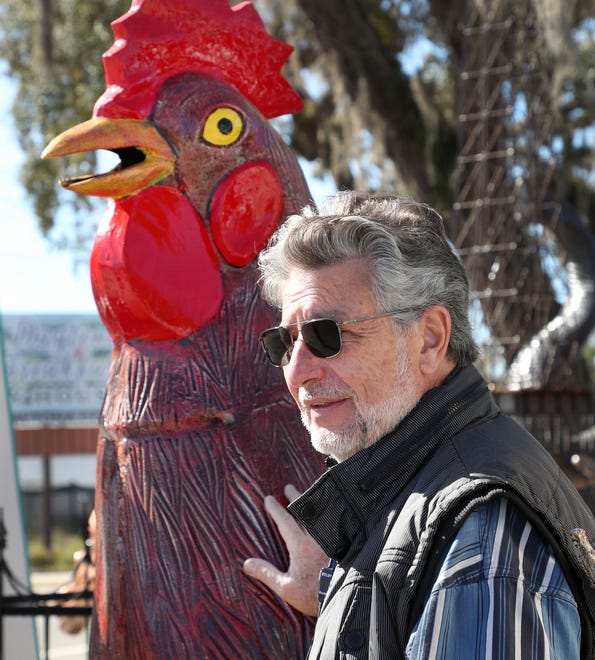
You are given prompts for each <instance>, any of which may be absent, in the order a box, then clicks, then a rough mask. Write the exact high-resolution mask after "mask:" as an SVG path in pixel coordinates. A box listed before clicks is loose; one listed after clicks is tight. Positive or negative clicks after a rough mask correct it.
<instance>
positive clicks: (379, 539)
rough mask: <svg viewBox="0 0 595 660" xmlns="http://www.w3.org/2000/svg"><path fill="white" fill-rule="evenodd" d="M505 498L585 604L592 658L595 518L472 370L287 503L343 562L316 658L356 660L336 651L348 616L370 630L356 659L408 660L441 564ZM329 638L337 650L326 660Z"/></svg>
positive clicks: (585, 649) (586, 652)
mask: <svg viewBox="0 0 595 660" xmlns="http://www.w3.org/2000/svg"><path fill="white" fill-rule="evenodd" d="M501 496H504V497H507V498H509V499H510V500H512V501H513V502H514V503H515V505H516V506H518V507H520V508H521V509H522V510H523V511H524V512H525V514H526V515H527V517H528V518H529V520H531V522H532V523H533V524H534V525H535V527H536V528H537V529H538V530H539V531H540V532H541V534H542V535H543V537H544V539H545V540H547V541H548V542H549V543H550V545H551V546H552V548H553V550H554V553H555V555H556V558H557V559H558V561H559V562H560V564H561V566H562V569H563V570H564V573H565V576H566V578H567V580H568V582H569V584H570V586H571V588H572V590H573V593H574V595H575V598H576V601H577V604H578V609H579V612H580V615H581V638H582V654H583V657H584V658H588V659H591V658H593V657H594V655H593V650H594V649H595V639H594V634H595V633H594V631H595V562H594V559H593V555H592V554H591V553H592V548H591V547H590V543H591V544H592V543H595V519H594V518H593V515H592V513H591V511H590V510H589V509H588V507H587V505H586V504H585V502H584V500H583V499H582V498H581V497H580V495H579V494H578V493H577V491H576V489H575V488H574V486H573V485H572V484H571V483H570V481H569V480H568V479H567V478H566V477H565V475H564V474H563V473H562V471H561V470H560V468H559V466H558V465H557V464H556V463H555V461H554V460H553V459H552V457H551V456H550V454H549V453H548V452H547V451H546V450H545V449H544V448H543V447H542V445H540V444H539V443H538V442H537V441H536V440H535V438H533V437H532V436H531V435H530V434H529V433H527V431H525V430H524V429H523V428H522V427H520V426H519V425H518V424H516V422H514V421H513V420H512V419H511V418H510V417H508V416H506V415H504V414H502V413H501V412H500V411H499V409H498V407H497V406H496V404H495V403H494V401H493V398H492V397H491V395H490V393H489V391H488V389H487V386H486V384H485V382H484V381H483V379H482V378H481V376H480V375H479V373H478V372H477V371H476V369H475V368H474V367H466V368H464V369H461V370H458V371H457V372H456V373H455V374H453V375H451V377H449V378H448V379H447V381H446V382H445V383H444V384H443V385H442V386H440V387H438V388H435V389H433V390H431V391H430V392H428V393H427V394H426V395H425V396H424V397H423V398H422V400H421V401H420V403H419V404H418V406H417V407H416V408H415V409H414V410H413V411H412V412H411V413H410V414H409V415H408V416H407V417H406V418H405V419H404V420H403V421H402V422H401V423H400V424H399V426H398V427H397V428H396V429H395V430H394V431H393V432H392V433H390V434H388V435H387V436H385V437H384V438H382V439H381V440H380V441H379V442H377V443H375V444H374V445H373V446H371V447H369V448H368V449H365V450H363V451H360V452H358V453H357V454H356V455H355V456H352V457H351V458H349V459H348V460H346V461H344V462H342V463H340V464H338V465H336V466H334V467H332V468H330V469H329V470H328V471H327V472H326V473H325V474H324V475H323V476H322V477H321V478H320V479H319V480H318V481H317V482H316V483H315V484H314V485H313V486H312V487H311V488H310V489H309V490H308V491H307V492H306V493H304V495H302V497H301V498H299V499H298V500H296V501H295V502H294V503H292V504H291V505H290V510H291V511H292V513H293V514H294V516H295V517H296V518H297V519H298V521H299V522H300V523H301V524H302V525H304V526H305V527H306V529H307V530H308V531H309V532H310V534H311V535H312V536H313V537H314V538H315V539H316V540H317V541H318V543H319V544H320V545H321V547H322V548H323V549H324V550H325V552H326V553H327V554H328V555H329V556H331V557H332V558H334V559H336V560H337V561H338V567H337V570H336V571H335V575H334V576H333V580H332V581H331V584H330V586H329V593H328V596H327V599H326V600H325V603H324V605H323V607H322V609H321V613H320V617H319V622H318V624H317V631H316V632H315V635H314V641H313V646H312V651H311V656H312V657H315V658H318V657H324V658H326V657H341V656H342V655H350V653H349V651H348V650H347V651H346V652H345V654H344V653H343V652H341V649H342V648H343V646H342V645H344V644H347V645H348V644H349V638H348V637H349V635H348V633H349V631H348V628H349V621H348V620H347V619H348V618H349V617H351V618H352V619H353V623H354V626H356V627H357V629H358V630H362V629H367V630H368V631H369V636H368V639H367V640H366V642H365V648H366V649H367V652H363V653H362V654H359V653H356V654H355V655H354V656H353V657H376V658H387V657H391V658H398V657H400V656H402V654H403V650H404V648H405V645H406V643H407V639H408V637H409V634H410V630H411V628H412V626H413V625H414V624H415V622H416V620H417V617H418V616H419V614H420V612H421V604H423V601H424V600H425V595H426V593H427V589H428V588H429V586H430V584H431V577H432V567H433V566H434V565H435V562H436V559H437V557H439V556H441V555H442V553H443V552H444V551H445V550H446V549H447V548H448V546H449V545H450V540H451V538H452V537H453V536H454V534H455V533H456V530H457V529H458V527H459V526H460V525H461V523H462V522H463V520H464V519H465V518H466V516H467V515H468V514H469V513H470V512H471V511H472V510H473V509H474V508H476V507H477V506H480V505H482V504H484V503H485V502H487V501H488V500H489V499H491V498H493V497H501ZM339 587H340V589H339ZM333 598H336V599H338V600H335V602H334V603H331V602H330V601H332V600H333ZM327 607H328V609H327ZM325 610H326V611H325ZM333 636H336V637H335V643H336V644H337V648H338V649H339V651H338V652H337V651H334V652H333V653H331V652H330V650H331V649H330V646H331V645H332V644H333V642H332V641H330V643H329V640H332V639H333ZM324 640H326V641H324ZM387 640H389V641H387ZM360 641H361V640H360ZM327 644H329V646H328V647H327V646H326V645H327Z"/></svg>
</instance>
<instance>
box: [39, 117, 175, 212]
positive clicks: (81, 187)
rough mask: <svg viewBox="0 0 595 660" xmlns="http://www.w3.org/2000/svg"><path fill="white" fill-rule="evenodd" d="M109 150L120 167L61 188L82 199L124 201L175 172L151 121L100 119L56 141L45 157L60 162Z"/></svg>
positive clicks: (170, 155) (170, 154)
mask: <svg viewBox="0 0 595 660" xmlns="http://www.w3.org/2000/svg"><path fill="white" fill-rule="evenodd" d="M98 149H107V150H108V151H113V152H114V153H115V154H117V155H118V156H119V158H120V163H119V165H118V166H117V167H115V168H114V169H113V170H111V171H110V172H105V173H104V174H87V175H84V176H80V177H69V178H66V179H62V180H61V181H60V185H61V186H63V187H64V188H67V189H68V190H72V191H74V192H77V193H80V194H82V195H96V196H98V197H112V198H113V199H121V198H122V197H129V196H131V195H134V194H136V193H138V192H140V191H141V190H144V189H145V188H148V187H149V186H152V185H154V184H156V183H159V182H160V181H163V180H164V179H165V178H167V177H168V176H169V175H170V174H172V173H173V171H174V165H175V157H174V153H173V151H172V149H171V147H170V146H169V144H168V143H167V141H166V140H165V138H163V137H162V136H161V134H160V133H159V131H158V130H157V128H156V127H155V126H154V125H153V124H152V123H151V122H148V121H141V120H136V119H108V118H106V117H96V118H94V119H90V120H89V121H86V122H83V123H82V124H78V125H77V126H73V127H72V128H70V129H68V130H67V131H64V133H61V134H60V135H58V136H57V137H55V138H54V139H53V140H52V141H51V142H50V143H49V144H48V146H47V147H46V148H45V149H44V150H43V153H42V154H41V157H42V158H56V157H58V156H68V155H70V154H78V153H83V152H86V151H96V150H98Z"/></svg>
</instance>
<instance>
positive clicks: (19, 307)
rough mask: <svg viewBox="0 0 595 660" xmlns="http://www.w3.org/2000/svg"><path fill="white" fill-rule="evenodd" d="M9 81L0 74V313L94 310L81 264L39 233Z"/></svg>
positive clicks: (87, 275)
mask: <svg viewBox="0 0 595 660" xmlns="http://www.w3.org/2000/svg"><path fill="white" fill-rule="evenodd" d="M13 98H14V85H13V84H12V83H11V82H10V81H9V80H8V79H7V78H6V77H5V76H1V77H0V144H2V158H1V159H0V181H1V184H0V222H1V226H2V233H1V238H0V313H2V314H7V313H29V312H36V313H75V312H82V313H93V312H94V311H95V302H94V300H93V295H92V293H91V286H90V283H89V270H88V267H86V266H84V265H83V266H79V267H77V268H76V269H75V267H74V261H73V258H72V255H71V254H70V253H68V252H61V251H57V250H56V249H54V248H52V247H51V246H50V244H49V242H48V241H47V240H46V239H45V238H44V237H43V236H42V234H41V232H40V230H39V229H38V228H37V220H36V218H35V216H34V214H33V211H32V209H31V204H30V202H29V200H28V199H27V198H26V196H25V191H24V188H23V187H22V185H21V184H20V183H19V180H18V177H19V170H20V166H21V163H22V160H23V155H22V152H21V150H20V148H19V146H18V144H17V140H16V131H15V127H14V121H13V118H12V115H11V113H10V108H11V105H12V100H13Z"/></svg>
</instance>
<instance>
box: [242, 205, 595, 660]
mask: <svg viewBox="0 0 595 660" xmlns="http://www.w3.org/2000/svg"><path fill="white" fill-rule="evenodd" d="M259 265H260V269H261V273H262V290H263V295H264V296H265V298H266V299H267V300H268V301H269V302H270V303H272V304H273V305H275V306H277V307H278V308H279V309H280V310H281V324H280V326H279V327H276V328H270V329H268V330H265V331H264V332H263V334H262V336H261V342H262V345H263V348H264V350H265V353H266V355H267V357H268V358H269V360H270V361H271V362H272V364H273V365H274V366H277V367H281V368H282V369H283V373H284V376H285V380H286V383H287V387H288V388H289V391H290V392H291V394H292V396H293V398H294V399H295V401H296V404H297V405H298V407H299V410H300V412H301V416H302V420H303V422H304V424H305V425H306V427H307V428H308V430H309V432H310V435H311V440H312V444H313V446H314V447H315V448H316V449H317V450H318V451H320V452H322V453H324V454H326V455H327V456H328V457H329V458H328V460H327V467H328V470H327V472H326V473H325V474H324V475H323V476H322V477H321V478H320V479H319V480H318V481H317V482H316V483H315V484H314V485H313V486H311V487H310V489H308V491H306V493H304V494H303V495H302V496H300V497H297V499H295V500H294V501H293V502H292V503H291V504H290V506H289V510H290V512H291V514H292V515H293V516H294V517H295V518H296V520H297V522H298V523H299V526H298V525H297V524H295V523H293V522H290V521H289V519H288V516H287V515H286V514H285V512H284V511H283V510H282V508H281V506H280V505H279V504H278V503H277V502H276V501H275V500H273V499H272V498H267V500H266V502H265V504H266V508H267V510H268V511H269V513H270V514H271V515H272V516H273V518H274V519H275V521H276V523H277V524H278V525H279V528H280V530H281V533H282V534H283V536H284V537H285V540H286V542H287V543H288V547H289V553H290V566H289V569H288V571H287V572H285V573H284V572H282V571H279V570H278V569H277V568H275V567H274V566H272V565H270V564H269V563H267V562H266V561H264V560H262V559H256V558H252V559H248V560H247V561H246V562H245V571H246V573H247V574H248V575H251V576H252V577H255V578H257V579H260V580H262V581H263V582H264V583H265V584H267V585H268V586H270V587H271V588H272V589H273V590H275V591H276V592H277V593H278V594H279V595H280V596H281V597H283V598H285V599H286V600H287V601H288V602H290V603H291V604H293V605H294V606H295V607H297V608H298V609H300V610H302V611H303V612H305V613H310V614H311V613H315V610H316V605H315V604H314V600H313V596H312V593H313V590H312V588H311V586H310V584H311V582H312V577H311V576H312V574H313V573H314V572H315V571H316V572H317V571H318V568H319V567H320V564H321V561H322V558H321V556H320V554H319V553H317V552H316V551H314V550H313V549H312V547H311V545H309V543H308V542H307V541H306V539H305V537H304V535H303V532H302V531H301V529H300V526H301V527H303V528H304V529H306V530H307V532H308V533H309V534H310V535H311V536H312V538H313V539H314V540H315V541H316V542H317V543H318V544H319V545H320V547H321V548H322V550H323V551H324V554H325V555H327V556H328V557H330V558H331V564H330V566H329V568H328V569H325V570H324V571H322V573H321V580H320V600H321V606H320V611H319V613H318V620H317V624H316V628H315V633H314V638H313V642H312V647H311V650H310V655H309V657H311V658H366V657H373V658H381V659H386V658H391V659H392V658H402V657H404V658H415V659H421V658H449V659H452V658H456V659H458V660H460V659H465V658H488V657H489V658H492V657H493V658H513V657H514V658H522V660H528V659H531V658H564V659H565V660H568V659H569V658H579V657H584V658H592V657H593V621H594V618H595V617H594V612H595V590H594V586H595V581H594V576H595V567H594V565H593V559H592V555H591V553H592V547H591V546H590V543H593V541H594V540H595V520H594V519H593V516H592V515H591V512H590V511H589V510H588V508H587V507H586V505H585V503H584V502H583V500H582V499H581V498H580V496H579V495H578V493H577V492H576V490H575V489H574V488H573V486H572V485H571V484H570V482H569V481H568V480H567V479H566V478H565V477H564V476H563V474H562V473H561V471H560V469H559V468H558V467H557V465H556V464H555V463H554V461H553V460H552V459H551V457H550V456H549V454H547V452H546V451H545V450H544V449H543V448H542V447H541V445H540V444H539V443H538V442H537V441H536V440H535V439H534V438H532V436H530V435H529V434H528V433H527V432H526V431H525V430H524V429H522V428H521V427H520V426H518V425H517V424H515V422H513V421H512V420H511V419H510V418H508V417H507V416H505V415H503V414H502V413H501V412H500V411H499V409H498V408H497V406H496V405H495V403H494V401H493V399H492V397H491V395H490V393H489V391H488V388H487V386H486V383H485V382H484V380H483V379H482V378H481V376H480V375H479V373H478V372H477V370H476V369H475V367H474V366H473V362H474V360H475V359H476V358H477V355H478V351H477V347H476V345H475V343H474V341H473V339H472V336H471V328H470V325H469V320H468V304H469V300H468V282H467V278H466V275H465V272H464V270H463V267H462V265H461V263H460V262H459V260H458V259H457V257H456V256H455V254H454V253H453V251H452V249H451V248H450V246H449V244H448V241H447V239H446V236H445V233H444V227H443V222H442V219H441V218H440V216H439V215H438V214H437V213H436V212H435V211H434V210H432V209H431V208H429V207H427V206H425V205H422V204H417V203H415V202H412V201H408V200H404V199H399V198H395V197H389V196H384V195H365V194H358V193H351V192H344V193H340V194H339V195H337V196H336V197H335V198H333V199H331V200H330V201H329V203H328V204H327V206H326V207H325V208H324V209H323V211H322V212H321V214H320V215H318V214H316V212H315V211H314V210H313V209H305V210H304V211H303V213H302V215H301V216H292V217H291V218H289V219H288V221H287V222H286V223H285V224H284V225H283V226H282V227H281V228H280V229H279V230H278V232H277V233H276V235H275V236H274V237H273V239H272V241H271V243H270V245H269V246H268V247H267V249H266V250H265V251H264V252H263V253H262V254H261V257H260V261H259ZM287 494H288V496H289V497H290V499H292V498H293V496H294V495H297V493H296V492H295V489H289V490H288V492H287Z"/></svg>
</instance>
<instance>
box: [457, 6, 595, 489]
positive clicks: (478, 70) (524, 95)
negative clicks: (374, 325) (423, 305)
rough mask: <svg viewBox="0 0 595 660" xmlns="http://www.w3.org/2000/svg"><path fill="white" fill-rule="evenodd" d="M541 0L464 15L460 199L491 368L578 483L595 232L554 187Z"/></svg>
mask: <svg viewBox="0 0 595 660" xmlns="http://www.w3.org/2000/svg"><path fill="white" fill-rule="evenodd" d="M536 7H537V5H536V0H468V2H467V12H466V16H465V18H464V21H463V24H462V26H461V29H462V33H463V45H464V51H463V66H462V71H463V73H462V75H461V80H460V87H459V89H460V95H459V131H460V135H459V155H458V161H457V164H458V172H457V175H458V181H459V190H458V199H457V202H456V204H455V208H454V218H453V231H452V233H451V235H452V237H453V240H454V241H455V245H456V248H457V250H458V252H459V254H460V256H461V259H462V260H463V262H464V264H465V267H466V269H467V272H468V273H469V277H470V283H471V289H472V318H473V321H474V326H475V328H476V330H477V331H478V336H479V342H480V344H481V348H482V354H483V358H482V362H481V364H480V368H481V370H482V371H483V373H484V375H485V376H486V377H487V379H488V381H489V382H490V383H491V386H492V388H493V390H494V393H495V395H496V397H497V399H498V400H499V403H500V405H501V406H502V407H503V408H504V409H505V410H506V411H507V412H510V413H512V414H513V415H514V416H516V417H517V418H519V419H520V420H521V421H522V423H523V424H524V425H525V426H527V427H528V428H529V429H530V430H531V431H532V432H533V433H534V434H535V435H536V437H538V438H539V439H540V440H541V441H542V442H543V443H544V444H545V445H546V447H547V448H548V449H549V450H550V451H551V452H552V453H553V454H554V456H555V457H556V458H557V459H558V460H559V462H560V463H561V465H562V467H563V468H564V469H567V470H568V472H569V473H570V474H571V476H572V477H573V479H574V481H575V483H577V484H578V485H582V486H588V485H592V484H595V426H594V425H595V415H594V413H593V408H594V406H593V397H592V394H591V392H590V383H589V376H588V374H587V371H586V369H585V368H584V364H583V362H582V360H581V356H580V349H581V346H582V344H584V342H585V341H586V339H587V337H588V336H589V333H590V332H591V331H592V329H593V327H594V325H595V238H594V237H593V235H592V234H590V233H589V231H588V229H587V228H586V227H585V225H584V224H583V223H582V221H581V219H580V217H578V216H577V215H576V214H575V213H573V212H572V210H571V209H569V208H568V207H567V206H566V205H565V204H564V203H563V201H562V200H554V199H553V198H551V197H550V191H551V189H552V187H553V186H552V177H553V176H555V171H556V165H557V154H558V153H559V150H558V149H557V145H556V139H557V137H556V135H555V108H554V107H553V103H552V100H553V94H552V87H553V82H552V75H551V72H552V67H551V55H550V54H549V53H548V49H547V47H546V44H545V41H544V31H543V22H542V21H541V20H540V16H539V14H538V11H537V10H536Z"/></svg>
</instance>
